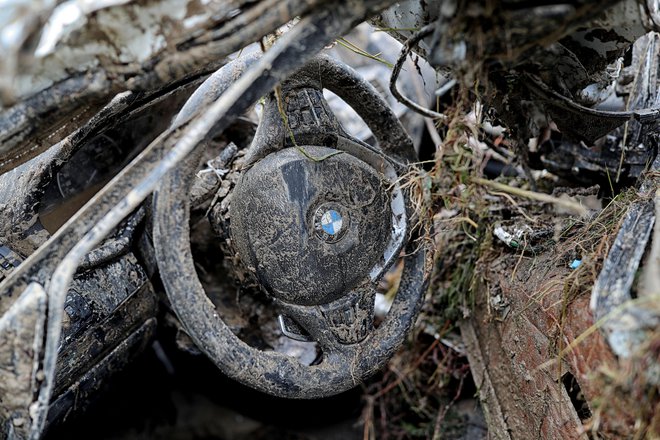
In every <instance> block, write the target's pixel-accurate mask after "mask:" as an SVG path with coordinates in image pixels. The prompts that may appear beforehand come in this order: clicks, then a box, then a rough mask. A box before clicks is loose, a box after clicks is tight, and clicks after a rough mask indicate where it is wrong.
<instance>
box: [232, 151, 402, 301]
mask: <svg viewBox="0 0 660 440" xmlns="http://www.w3.org/2000/svg"><path fill="white" fill-rule="evenodd" d="M339 153H341V154H339ZM388 188H389V186H388V184H387V183H386V182H385V181H384V180H383V177H382V175H381V174H380V173H379V172H378V171H377V170H376V169H375V168H373V167H372V166H371V165H369V164H367V163H366V162H364V161H362V160H361V159H358V158H357V157H355V156H353V155H351V154H348V153H346V152H341V151H339V150H335V149H332V148H328V147H318V146H299V147H292V148H285V149H283V150H280V151H278V152H276V153H271V154H269V155H267V156H266V157H265V158H263V159H261V160H260V161H258V162H256V163H255V164H254V166H252V168H250V169H248V170H247V171H246V172H245V173H244V174H243V176H242V177H241V180H240V181H239V182H238V183H237V185H236V189H235V190H234V194H233V196H232V201H231V204H230V218H231V223H230V228H231V236H232V240H233V243H234V245H235V247H236V250H237V251H238V254H239V256H240V258H241V261H242V262H243V263H244V264H245V265H246V266H247V267H248V268H250V269H251V270H253V271H254V272H255V274H256V277H257V279H258V281H259V283H260V284H261V285H262V286H263V287H264V288H265V289H266V291H267V292H269V294H271V295H272V296H273V297H275V298H277V299H279V300H281V301H283V302H285V303H289V304H294V305H318V304H326V303H328V302H330V301H334V300H336V299H337V298H340V297H342V296H343V295H345V294H346V292H348V291H350V290H351V289H353V288H354V287H356V286H357V285H359V284H361V283H362V282H364V280H365V279H368V278H369V276H370V273H371V270H372V268H373V267H374V266H376V265H378V264H379V263H380V262H381V261H382V259H383V254H384V252H385V250H386V247H387V243H388V242H389V240H390V237H391V234H392V217H393V215H392V208H391V204H390V194H389V192H388Z"/></svg>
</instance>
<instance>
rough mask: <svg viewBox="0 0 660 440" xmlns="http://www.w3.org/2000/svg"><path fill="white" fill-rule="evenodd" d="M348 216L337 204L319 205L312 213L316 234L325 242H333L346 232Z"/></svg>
mask: <svg viewBox="0 0 660 440" xmlns="http://www.w3.org/2000/svg"><path fill="white" fill-rule="evenodd" d="M333 205H334V204H333ZM347 226H348V218H347V216H346V214H345V213H344V209H342V208H340V207H339V206H328V205H327V204H324V205H323V206H320V207H319V208H318V209H317V210H316V213H315V215H314V230H315V231H316V236H317V237H318V238H320V239H321V240H323V241H325V242H326V243H334V242H336V241H337V240H339V239H340V238H341V237H342V236H343V235H344V233H345V232H346V229H347Z"/></svg>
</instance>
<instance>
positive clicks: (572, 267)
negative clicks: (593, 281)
mask: <svg viewBox="0 0 660 440" xmlns="http://www.w3.org/2000/svg"><path fill="white" fill-rule="evenodd" d="M580 264H582V260H573V262H572V263H571V266H570V268H571V269H577V268H578V267H580Z"/></svg>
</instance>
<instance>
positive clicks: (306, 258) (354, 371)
mask: <svg viewBox="0 0 660 440" xmlns="http://www.w3.org/2000/svg"><path fill="white" fill-rule="evenodd" d="M252 58H254V57H248V58H246V59H240V60H238V61H235V62H233V63H230V64H228V65H226V66H225V67H223V68H222V69H220V70H219V71H218V72H216V74H214V75H213V76H212V77H210V78H209V79H208V80H207V82H206V83H205V84H204V85H202V87H200V89H199V90H198V91H197V92H195V94H194V95H193V96H192V97H191V98H190V100H189V103H188V104H187V105H186V106H185V107H184V109H183V110H182V112H181V113H180V115H179V119H182V118H187V117H189V116H190V115H191V114H192V113H194V109H195V107H197V106H199V104H200V103H201V102H205V101H207V100H209V99H215V98H217V96H219V95H220V94H221V93H222V92H223V90H224V89H226V87H227V86H228V84H229V83H230V82H231V80H232V79H233V78H236V76H237V75H240V73H241V72H242V71H243V70H245V69H247V68H249V66H250V64H251V63H252ZM324 88H326V89H329V90H331V91H332V92H334V93H336V94H337V95H338V96H339V97H340V98H342V99H343V100H344V101H345V102H347V103H348V104H349V105H350V106H351V107H353V108H354V109H355V110H356V112H357V113H358V114H359V115H360V116H361V117H362V118H363V120H364V121H365V122H366V123H367V125H368V126H369V127H370V129H371V131H372V133H373V134H374V137H375V138H376V140H377V142H378V146H377V147H372V146H369V145H367V144H366V143H363V142H361V141H359V140H357V139H354V138H353V137H351V136H350V135H349V134H347V133H345V132H344V130H343V129H342V127H341V126H340V124H339V123H338V122H337V120H336V118H335V116H334V114H333V113H332V111H331V110H330V108H329V107H328V105H327V103H326V101H325V99H324V98H323V92H322V91H323V89H324ZM283 112H284V114H283ZM414 158H415V153H414V150H413V147H412V142H411V140H410V138H409V137H408V135H407V134H406V133H405V131H404V129H403V127H402V126H401V123H400V122H399V120H398V119H397V118H396V116H395V115H394V114H393V112H392V111H391V109H390V108H389V107H388V106H387V104H386V103H385V102H384V101H383V99H382V98H381V97H380V95H379V94H378V93H377V92H376V90H375V89H374V88H373V86H371V85H370V84H369V83H368V82H366V81H364V80H363V79H362V78H361V77H359V76H358V74H357V73H356V72H355V71H353V70H352V69H350V68H349V67H347V66H345V65H343V64H341V63H339V62H337V61H335V60H332V59H330V58H327V57H317V58H316V59H314V60H313V61H312V62H311V63H309V64H307V65H306V66H304V67H303V68H301V69H300V70H299V71H298V72H297V73H296V74H294V75H293V76H292V77H290V78H289V79H287V80H286V81H285V82H283V83H282V86H281V90H280V91H279V92H278V96H276V95H275V94H271V96H269V97H267V98H266V102H265V104H264V109H263V114H262V118H261V122H260V124H259V127H258V128H257V132H256V135H255V137H254V139H253V141H252V144H251V146H250V148H249V150H248V153H247V155H246V157H245V160H246V161H245V169H244V171H243V174H242V176H241V179H240V181H239V182H238V183H237V185H236V187H235V188H234V190H233V191H232V192H231V193H230V195H229V196H228V197H231V199H230V209H229V213H230V228H229V229H230V237H231V242H232V244H233V246H234V247H235V249H236V252H237V253H238V255H239V257H240V260H241V261H242V263H243V265H244V266H245V267H247V268H248V270H250V271H252V272H253V273H254V275H255V277H256V279H257V280H258V281H259V283H260V285H261V288H262V289H263V290H264V291H265V293H266V294H267V295H268V296H269V297H270V298H272V300H273V303H274V304H275V306H276V307H277V308H278V311H279V313H280V318H279V319H280V325H281V328H282V332H283V333H284V334H285V335H287V336H289V337H292V338H294V339H301V340H313V341H316V342H317V343H318V346H319V347H320V349H321V352H322V356H321V358H320V361H319V362H318V363H316V364H313V365H304V364H302V363H301V362H299V361H298V360H297V359H295V358H292V357H289V356H287V355H284V354H282V353H277V352H274V351H262V350H259V349H256V348H253V347H251V346H249V345H248V344H246V343H244V342H243V341H242V340H240V339H239V338H238V337H237V336H236V335H234V333H232V331H231V330H230V329H229V327H228V326H227V325H226V324H225V322H224V321H223V320H222V318H221V317H220V316H219V314H218V312H217V311H216V309H215V306H214V305H213V303H212V302H211V301H210V300H209V298H208V297H207V295H206V293H205V291H204V288H203V286H202V284H201V282H200V280H199V278H198V276H197V274H196V272H195V269H194V264H193V258H192V253H191V246H190V226H189V222H190V202H189V196H188V195H189V194H190V188H191V186H192V183H193V179H194V172H193V170H194V167H195V166H196V163H195V161H194V160H193V158H191V159H190V160H188V161H187V163H184V164H183V165H182V166H181V167H179V168H178V169H176V170H173V172H172V173H171V174H170V175H169V176H168V178H167V179H166V180H165V181H164V182H163V184H162V186H161V188H160V189H159V190H158V192H157V193H156V195H155V197H154V230H153V233H154V245H155V250H156V257H157V261H158V267H159V270H160V274H161V278H162V280H163V284H164V287H165V290H166V293H167V296H168V299H169V301H170V303H171V307H172V309H173V310H174V312H175V313H176V315H177V317H178V318H179V319H180V321H181V323H182V325H183V327H184V328H185V330H186V332H187V333H188V334H189V335H190V337H191V338H192V339H193V341H194V342H195V343H196V344H197V346H198V347H199V348H200V349H201V350H202V351H203V352H204V353H205V354H206V355H207V356H209V358H210V359H212V360H213V362H214V363H215V364H216V365H217V366H218V367H219V368H220V369H221V370H222V371H223V372H224V373H226V374H227V375H228V376H230V377H231V378H233V379H235V380H237V381H239V382H241V383H243V384H246V385H248V386H250V387H253V388H256V389H258V390H260V391H263V392H266V393H269V394H272V395H276V396H281V397H288V398H317V397H324V396H329V395H333V394H337V393H339V392H342V391H345V390H347V389H349V388H351V387H353V386H355V385H357V384H358V383H360V382H362V381H363V380H364V379H366V378H367V377H369V376H370V375H372V374H374V373H376V372H377V371H378V370H379V369H381V368H382V367H383V366H384V365H385V363H386V362H387V361H388V360H389V359H390V358H391V356H392V355H393V354H394V352H395V351H396V350H397V349H398V348H399V347H400V345H401V344H402V343H403V341H404V340H405V338H406V336H407V334H408V333H409V331H410V330H411V328H412V326H413V324H414V321H415V318H416V317H417V315H418V313H419V310H420V308H421V304H422V300H423V296H424V293H425V291H426V287H427V282H428V275H429V272H430V270H429V269H430V254H431V250H430V247H429V245H428V240H424V239H418V238H420V235H421V232H420V231H419V227H418V225H419V218H418V216H417V215H416V213H415V212H414V210H413V208H412V206H411V203H410V194H409V193H408V190H407V189H406V188H405V185H402V184H401V177H402V176H403V174H405V173H406V172H407V171H409V167H410V162H412V161H413V160H414ZM402 252H403V253H404V254H405V257H404V268H403V272H402V275H401V281H400V285H399V289H398V291H397V294H396V296H395V298H394V301H393V304H392V306H391V308H390V311H389V313H388V314H387V315H386V316H385V318H384V320H383V321H382V322H381V323H380V325H378V326H377V327H375V326H374V300H375V295H376V285H377V283H378V281H379V280H380V278H381V277H382V276H383V274H384V273H385V272H386V271H387V270H388V269H389V268H390V267H391V266H392V264H393V263H394V262H395V261H396V260H397V259H398V258H399V256H400V255H401V254H402Z"/></svg>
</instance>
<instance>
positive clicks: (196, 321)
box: [153, 57, 431, 398]
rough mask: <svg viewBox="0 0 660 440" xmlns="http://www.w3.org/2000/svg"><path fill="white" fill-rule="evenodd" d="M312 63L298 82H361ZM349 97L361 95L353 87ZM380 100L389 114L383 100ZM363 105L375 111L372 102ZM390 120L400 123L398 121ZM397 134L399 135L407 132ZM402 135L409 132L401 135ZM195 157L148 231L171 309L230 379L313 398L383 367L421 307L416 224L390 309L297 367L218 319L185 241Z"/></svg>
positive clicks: (329, 63) (165, 191)
mask: <svg viewBox="0 0 660 440" xmlns="http://www.w3.org/2000/svg"><path fill="white" fill-rule="evenodd" d="M316 62H319V63H320V64H319V65H314V64H312V67H311V68H310V65H307V66H305V68H303V69H302V70H301V72H303V74H302V75H300V76H296V78H303V80H304V81H303V83H304V84H305V85H308V82H307V81H314V80H310V79H309V75H305V72H310V71H315V69H318V68H320V67H323V68H324V69H331V70H332V71H334V72H335V73H336V76H334V78H339V79H340V80H339V81H335V83H337V82H339V83H341V79H342V78H343V79H344V80H345V79H346V78H347V77H349V78H353V79H356V78H357V79H360V80H361V78H359V76H357V74H356V73H355V72H353V73H351V71H352V69H350V68H348V67H346V66H343V67H341V65H339V63H337V62H335V61H333V60H331V59H329V58H325V57H322V58H320V61H319V59H317V60H315V61H314V63H316ZM244 64H245V65H246V66H247V67H249V64H248V63H244ZM319 66H320V67H319ZM337 66H340V67H337ZM223 69H228V70H227V71H228V72H231V73H232V75H235V74H236V70H235V68H233V67H231V66H230V67H227V66H225V68H223ZM229 69H232V70H229ZM337 72H339V73H337ZM342 72H343V73H342ZM347 72H348V73H347ZM218 73H219V75H218V78H223V76H222V75H221V74H220V72H218ZM306 76H307V78H306ZM361 81H362V82H364V80H361ZM351 84H355V83H354V82H353V83H351ZM367 84H368V83H367ZM358 85H359V84H358ZM318 86H319V87H321V88H322V87H327V88H330V87H332V88H330V90H332V91H334V92H335V93H337V92H336V91H335V90H339V91H340V92H342V94H343V95H346V94H347V92H346V90H345V89H344V90H343V91H342V90H340V89H339V88H337V84H332V83H327V82H325V81H324V83H323V84H318ZM369 86H370V85H369ZM333 89H335V90H333ZM216 90H217V88H216ZM367 90H368V89H367ZM367 93H368V92H367ZM374 93H375V91H374ZM337 94H338V95H339V96H340V97H341V96H342V95H341V94H340V93H337ZM348 94H349V95H351V93H348ZM352 96H353V97H356V96H359V95H358V94H356V93H353V94H352ZM375 96H378V95H375ZM191 99H192V98H191ZM349 104H350V102H349ZM380 105H382V107H383V108H384V109H387V111H389V112H390V114H391V110H390V109H389V107H387V105H386V104H385V103H384V102H383V101H382V99H381V100H380ZM369 108H370V109H371V110H373V106H369ZM356 110H357V111H358V114H360V112H361V111H364V110H365V103H364V102H363V103H361V104H360V105H359V106H358V108H357V109H356ZM383 111H385V110H383ZM361 116H363V115H362V114H361ZM392 116H393V115H392ZM381 117H382V113H381ZM363 118H364V119H365V121H366V122H367V123H368V124H369V123H370V122H371V124H372V125H373V124H374V123H375V121H377V120H378V121H382V119H379V118H376V117H370V118H365V117H364V116H363ZM394 119H396V118H395V117H394ZM396 122H397V123H398V124H399V126H400V122H398V119H396ZM389 127H390V128H391V126H389ZM370 128H372V131H373V132H374V135H375V136H376V139H377V140H378V141H379V142H381V140H382V141H383V143H384V144H385V145H386V146H388V149H389V150H390V152H392V149H395V148H396V152H398V153H399V154H397V156H399V157H402V158H405V157H409V156H410V155H411V154H414V152H412V153H411V151H410V150H412V143H411V142H406V141H405V139H403V140H401V136H400V135H399V134H395V135H392V134H391V133H392V132H391V131H389V134H388V135H387V136H385V138H384V139H383V135H382V133H381V132H382V131H383V130H382V128H383V126H382V125H380V126H373V127H371V126H370ZM401 130H402V128H401ZM403 134H404V135H405V132H403ZM405 137H406V138H407V135H406V136H405ZM408 141H409V138H408ZM397 147H398V148H397ZM402 147H403V148H402ZM408 147H409V149H410V150H409V149H408ZM197 162H198V155H191V156H190V157H189V158H188V159H187V160H186V161H185V163H183V164H182V166H180V167H178V168H177V169H175V170H173V171H172V172H171V173H170V174H169V175H168V177H167V179H166V180H165V181H164V182H163V185H162V187H161V188H160V189H159V191H158V192H157V193H156V195H155V196H154V230H153V234H154V246H155V251H156V257H157V260H158V265H159V268H160V272H161V278H162V280H163V284H164V286H165V290H166V293H167V296H168V298H169V300H170V303H171V306H172V309H173V310H174V312H175V313H176V315H177V316H178V318H179V319H180V321H181V323H182V325H183V327H184V329H185V330H186V331H187V332H188V334H189V335H190V337H191V338H192V339H193V341H194V342H195V343H196V344H197V345H198V347H199V348H200V349H201V350H202V351H203V352H204V353H205V354H206V355H207V356H209V357H210V358H211V359H212V360H213V361H214V363H215V364H216V365H217V366H218V367H219V368H220V369H221V370H222V371H223V372H224V373H225V374H227V375H228V376H229V377H231V378H233V379H235V380H237V381H239V382H241V383H244V384H246V385H248V386H251V387H253V388H256V389H258V390H260V391H263V392H266V393H269V394H273V395H276V396H280V397H287V398H318V397H324V396H329V395H333V394H337V393H339V392H342V391H345V390H347V389H349V388H351V387H353V386H355V385H357V384H359V383H360V382H362V381H363V380H364V379H365V378H367V377H368V376H371V375H372V374H374V373H375V372H377V371H378V370H379V369H380V368H382V366H383V365H384V364H385V363H386V362H387V360H389V359H390V358H391V356H392V355H393V354H394V351H395V350H396V349H398V347H399V346H400V345H401V344H402V343H403V341H404V340H405V337H406V335H407V334H408V333H409V331H410V330H411V329H412V326H413V324H414V320H415V318H416V317H417V315H418V313H419V311H420V309H421V305H422V302H423V296H424V295H423V293H424V292H425V291H426V287H427V283H428V274H429V272H430V270H429V268H430V259H429V258H428V257H429V256H430V255H431V248H430V243H428V240H424V239H421V240H417V238H420V237H419V236H418V230H416V229H415V230H413V231H410V238H409V241H408V245H407V246H406V249H405V251H406V255H407V256H406V257H405V258H404V269H403V273H402V275H401V284H400V286H399V290H398V292H397V294H396V296H395V299H394V302H393V304H392V307H391V310H390V312H389V313H388V314H387V316H386V317H385V319H384V320H383V322H382V323H381V324H380V326H379V327H378V328H376V329H372V331H371V332H370V333H369V334H368V335H367V336H366V338H364V339H363V340H362V341H360V342H357V343H354V344H347V345H346V344H342V345H341V346H328V345H327V340H326V341H325V342H326V344H324V342H322V341H318V342H319V343H321V346H322V348H323V352H324V356H323V358H322V361H321V362H320V363H319V364H316V365H311V366H308V365H303V364H301V363H300V362H299V361H298V360H297V359H295V358H291V357H288V356H286V355H284V354H281V353H276V352H264V351H261V350H258V349H256V348H253V347H250V346H249V345H247V344H246V343H245V342H243V341H241V340H240V339H239V338H238V337H237V336H236V335H234V333H233V332H232V331H231V330H230V329H229V327H228V326H227V325H226V324H225V323H224V321H223V320H222V319H221V318H220V316H219V314H218V313H217V311H216V310H215V305H214V304H213V303H212V302H211V300H210V299H209V298H208V297H207V295H206V293H205V291H204V288H203V286H202V284H201V282H200V280H199V278H198V276H197V273H196V272H195V269H194V262H193V258H192V252H191V245H190V227H189V221H190V202H189V199H188V198H187V197H186V194H188V193H189V190H190V187H191V186H192V183H193V180H194V179H193V178H194V172H192V170H194V169H195V167H196V166H197ZM276 302H277V301H276ZM333 302H334V301H333ZM331 303H332V302H331ZM278 304H279V305H280V307H282V308H283V309H285V310H288V311H289V312H290V313H294V314H298V317H300V316H306V317H307V318H309V319H315V318H316V319H318V318H319V317H320V318H322V316H320V315H319V314H320V313H321V312H320V311H319V310H318V309H317V308H315V307H305V308H304V309H302V308H300V307H299V306H295V305H292V304H284V303H282V302H278ZM317 312H318V314H317V315H316V316H315V313H317ZM317 336H318V335H317ZM318 339H319V338H317V340H318Z"/></svg>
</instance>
